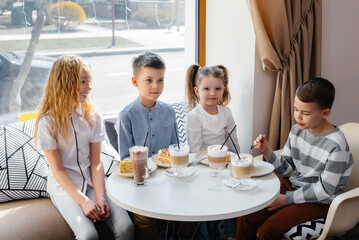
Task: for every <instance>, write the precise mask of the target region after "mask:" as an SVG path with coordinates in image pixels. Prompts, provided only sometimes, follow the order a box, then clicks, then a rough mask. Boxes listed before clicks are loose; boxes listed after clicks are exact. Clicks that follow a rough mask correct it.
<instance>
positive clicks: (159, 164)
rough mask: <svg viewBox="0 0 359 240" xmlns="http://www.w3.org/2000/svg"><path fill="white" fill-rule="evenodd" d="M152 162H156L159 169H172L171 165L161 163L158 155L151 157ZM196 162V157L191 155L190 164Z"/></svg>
mask: <svg viewBox="0 0 359 240" xmlns="http://www.w3.org/2000/svg"><path fill="white" fill-rule="evenodd" d="M151 160H152V162H154V163H155V164H156V165H157V166H159V167H163V168H169V167H172V166H171V164H170V163H164V162H161V161H159V160H158V154H155V155H153V156H152V157H151ZM193 160H194V156H193V154H190V155H189V158H188V164H191V163H192V162H193Z"/></svg>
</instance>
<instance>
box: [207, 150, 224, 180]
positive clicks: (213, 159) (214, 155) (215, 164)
mask: <svg viewBox="0 0 359 240" xmlns="http://www.w3.org/2000/svg"><path fill="white" fill-rule="evenodd" d="M227 153H228V148H227V147H226V146H223V147H222V148H221V145H210V146H208V148H207V154H208V163H209V167H211V168H214V169H215V171H214V172H211V173H210V176H212V177H216V176H219V174H220V172H219V169H222V168H224V167H225V166H226V157H227Z"/></svg>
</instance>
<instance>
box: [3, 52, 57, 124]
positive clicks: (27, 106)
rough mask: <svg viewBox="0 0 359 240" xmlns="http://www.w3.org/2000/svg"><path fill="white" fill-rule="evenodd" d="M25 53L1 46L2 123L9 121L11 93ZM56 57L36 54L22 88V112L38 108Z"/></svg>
mask: <svg viewBox="0 0 359 240" xmlns="http://www.w3.org/2000/svg"><path fill="white" fill-rule="evenodd" d="M24 57H25V54H16V53H14V52H10V51H6V50H4V49H1V48H0V86H1V87H0V124H3V123H8V122H9V121H8V120H6V119H7V118H8V117H7V116H8V115H9V114H10V113H9V104H10V103H9V93H10V90H11V87H12V84H13V82H14V80H15V79H16V78H17V76H18V74H19V71H20V67H21V64H22V61H23V59H24ZM54 61H55V58H52V57H44V56H36V55H35V56H34V58H33V59H32V62H31V68H30V71H29V73H28V75H27V78H26V80H25V83H24V85H23V87H22V90H21V112H33V111H37V110H38V106H39V104H40V102H41V99H42V96H43V93H44V89H45V86H46V83H47V79H48V74H49V71H50V69H51V67H52V64H53V62H54Z"/></svg>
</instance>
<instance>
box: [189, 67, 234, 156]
mask: <svg viewBox="0 0 359 240" xmlns="http://www.w3.org/2000/svg"><path fill="white" fill-rule="evenodd" d="M186 81H187V83H186V92H187V99H188V104H189V107H190V109H192V110H191V112H190V113H189V114H188V118H187V131H188V132H187V134H188V135H187V136H188V143H189V146H190V149H191V152H192V153H196V152H199V151H205V150H207V147H208V146H210V145H218V144H222V143H223V142H224V141H225V139H226V137H227V136H228V134H229V132H230V131H231V130H232V129H233V127H234V126H235V122H234V119H233V116H232V112H231V110H230V109H229V108H228V107H226V106H227V104H228V103H229V101H230V100H231V95H230V93H229V89H228V70H227V68H226V67H224V66H223V65H216V66H206V67H202V68H201V67H200V66H199V65H195V64H194V65H192V66H190V67H189V68H188V70H187V75H186ZM231 137H232V139H233V141H234V144H235V145H236V146H237V150H238V151H240V150H239V145H238V138H237V134H236V131H234V132H233V133H232V134H231ZM226 145H227V147H228V150H229V151H231V152H235V147H234V146H233V143H232V141H227V143H226Z"/></svg>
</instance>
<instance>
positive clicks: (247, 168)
mask: <svg viewBox="0 0 359 240" xmlns="http://www.w3.org/2000/svg"><path fill="white" fill-rule="evenodd" d="M239 156H240V159H239V158H238V157H237V156H236V157H233V158H232V159H231V167H230V168H231V169H232V176H233V177H234V178H236V179H239V180H241V181H242V182H243V183H245V182H246V181H247V180H248V179H250V178H251V175H252V169H253V156H252V155H251V154H247V153H240V154H239Z"/></svg>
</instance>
